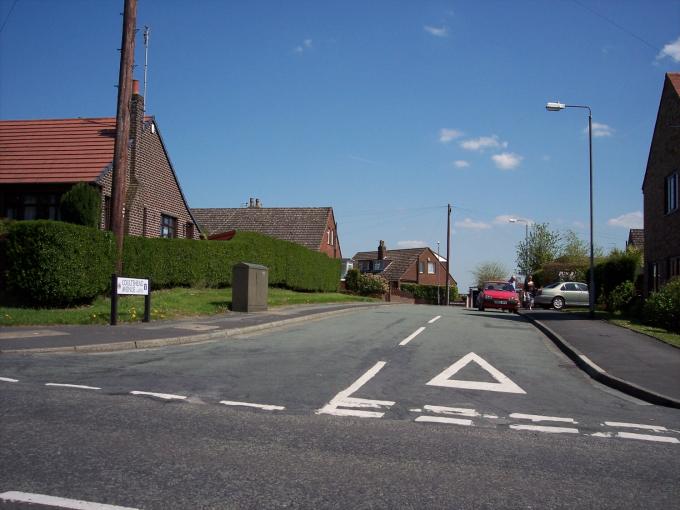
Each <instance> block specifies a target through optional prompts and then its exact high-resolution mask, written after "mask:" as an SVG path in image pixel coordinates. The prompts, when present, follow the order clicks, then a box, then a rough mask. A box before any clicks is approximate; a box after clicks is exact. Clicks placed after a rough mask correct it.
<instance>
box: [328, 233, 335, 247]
mask: <svg viewBox="0 0 680 510" xmlns="http://www.w3.org/2000/svg"><path fill="white" fill-rule="evenodd" d="M333 242H334V236H333V231H332V230H329V231H328V244H330V245H333Z"/></svg>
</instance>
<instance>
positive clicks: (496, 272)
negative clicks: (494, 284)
mask: <svg viewBox="0 0 680 510" xmlns="http://www.w3.org/2000/svg"><path fill="white" fill-rule="evenodd" d="M472 275H473V276H474V277H475V282H476V283H477V286H478V287H481V286H482V284H483V283H484V282H488V281H492V280H507V278H508V270H507V269H506V268H505V267H504V266H503V264H500V263H498V262H482V263H481V264H479V265H478V266H477V267H476V268H475V269H474V270H473V271H472Z"/></svg>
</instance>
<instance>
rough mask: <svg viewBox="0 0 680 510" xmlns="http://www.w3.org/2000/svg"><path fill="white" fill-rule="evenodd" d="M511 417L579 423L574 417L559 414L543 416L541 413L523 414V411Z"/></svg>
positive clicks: (534, 420)
mask: <svg viewBox="0 0 680 510" xmlns="http://www.w3.org/2000/svg"><path fill="white" fill-rule="evenodd" d="M510 418H515V419H518V420H531V421H533V422H537V421H563V422H566V423H573V424H574V425H575V424H576V423H577V422H575V421H574V419H573V418H559V417H557V416H541V415H540V414H522V413H512V414H511V415H510Z"/></svg>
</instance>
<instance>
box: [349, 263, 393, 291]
mask: <svg viewBox="0 0 680 510" xmlns="http://www.w3.org/2000/svg"><path fill="white" fill-rule="evenodd" d="M345 286H346V287H347V290H349V291H351V292H356V293H357V294H360V295H362V296H378V295H383V294H385V293H386V292H387V291H388V290H389V284H388V283H387V281H386V280H385V279H384V278H383V277H382V276H379V275H374V274H370V273H361V272H359V270H358V269H350V270H349V271H347V275H346V276H345Z"/></svg>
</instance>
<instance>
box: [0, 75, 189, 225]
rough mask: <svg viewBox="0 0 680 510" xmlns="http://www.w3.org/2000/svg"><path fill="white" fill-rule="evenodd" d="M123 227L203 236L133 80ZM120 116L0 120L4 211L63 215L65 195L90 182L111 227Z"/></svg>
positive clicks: (0, 212)
mask: <svg viewBox="0 0 680 510" xmlns="http://www.w3.org/2000/svg"><path fill="white" fill-rule="evenodd" d="M133 89H134V92H133V95H132V100H131V105H130V106H131V108H130V111H131V124H130V146H129V147H130V157H129V168H128V175H127V183H128V186H127V195H126V197H125V218H124V222H125V232H126V234H129V235H136V236H144V237H186V238H189V239H198V238H199V235H200V232H199V231H198V228H196V222H195V221H194V218H193V216H192V215H191V211H190V210H189V207H188V205H187V201H186V198H185V197H184V193H183V192H182V189H181V187H180V185H179V181H178V180H177V175H176V173H175V170H174V168H173V166H172V163H171V162H170V158H169V156H168V151H167V149H166V147H165V144H164V143H163V139H162V138H161V135H160V131H159V130H158V124H157V123H156V120H155V119H154V118H153V117H149V116H144V98H143V97H142V96H141V95H140V94H139V84H138V83H137V81H136V80H135V82H134V87H133ZM115 130H116V119H115V117H107V118H75V119H54V120H3V121H0V217H5V218H13V219H18V220H31V219H53V220H58V219H60V211H59V201H60V198H61V196H62V195H63V194H64V193H65V192H66V191H68V190H69V189H70V188H71V187H72V186H73V185H74V184H76V183H79V182H85V183H88V184H90V185H92V186H94V187H95V188H96V189H97V190H99V192H100V193H101V197H102V204H103V207H102V217H101V224H100V227H101V228H102V229H107V228H108V226H109V217H110V206H111V181H112V171H113V145H114V141H115V132H116V131H115Z"/></svg>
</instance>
